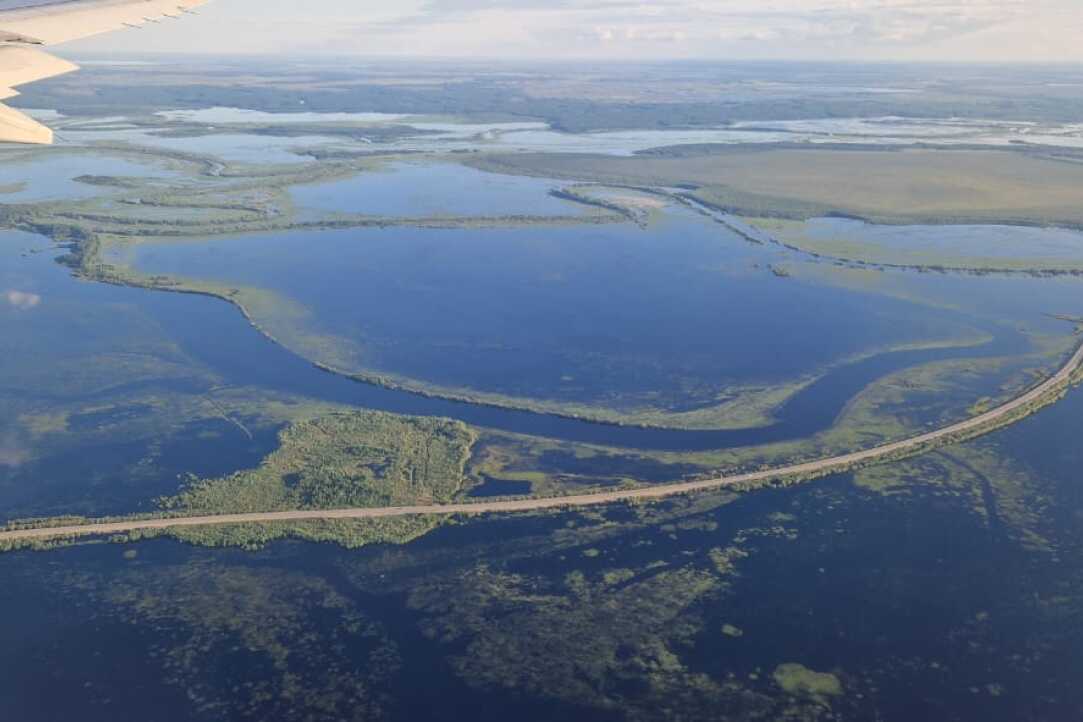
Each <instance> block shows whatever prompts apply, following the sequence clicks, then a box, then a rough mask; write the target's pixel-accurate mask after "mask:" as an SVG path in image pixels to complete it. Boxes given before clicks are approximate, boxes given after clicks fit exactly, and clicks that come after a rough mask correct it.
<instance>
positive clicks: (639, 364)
mask: <svg viewBox="0 0 1083 722" xmlns="http://www.w3.org/2000/svg"><path fill="white" fill-rule="evenodd" d="M541 197H542V198H544V197H545V196H544V195H542V196H541ZM777 253H778V250H777V249H774V248H765V247H758V246H753V245H751V244H748V243H746V242H744V241H743V240H741V239H739V238H738V237H737V236H736V235H734V234H733V233H731V232H730V231H728V230H727V229H725V228H724V227H722V226H720V225H718V224H715V223H712V222H710V221H708V220H706V219H703V218H702V217H700V216H698V215H696V214H694V213H692V212H690V211H687V210H683V209H678V208H674V209H671V210H670V212H669V213H668V214H667V215H666V216H665V217H664V218H663V220H661V221H659V222H658V223H656V224H653V225H651V226H650V227H649V228H647V229H646V230H643V229H641V228H639V227H637V226H635V225H632V224H605V225H582V226H567V227H527V228H508V229H481V228H464V229H418V228H386V229H366V230H345V231H330V232H314V231H313V232H290V233H275V234H252V235H246V236H243V237H235V238H224V239H217V240H214V241H194V242H180V243H163V244H144V245H140V246H137V247H135V248H134V250H133V251H132V252H131V255H132V261H133V263H134V265H135V267H136V268H138V269H139V270H140V271H142V272H144V273H147V274H162V273H164V274H170V275H177V276H182V277H189V278H196V279H201V280H214V281H218V282H221V283H223V284H227V285H236V284H241V285H246V286H255V287H258V288H266V289H269V290H272V291H274V292H276V293H278V294H281V295H283V296H285V297H287V298H289V299H292V300H293V301H296V302H297V303H299V304H301V306H302V307H304V308H305V309H307V310H308V311H309V312H310V314H311V315H310V320H307V321H305V330H306V331H314V332H317V333H320V334H331V335H332V336H334V337H337V338H340V339H343V340H344V341H345V342H347V343H348V344H349V345H350V347H351V348H356V349H357V351H356V354H357V355H356V360H355V362H354V363H355V365H354V366H351V367H343V366H342V365H341V363H339V367H340V368H344V370H347V371H353V372H375V373H380V374H389V375H392V376H393V377H395V378H400V379H413V380H416V381H419V382H421V383H424V384H427V385H430V386H433V387H439V388H448V389H469V390H475V391H481V392H486V393H493V394H501V395H505V396H513V397H525V398H530V399H538V400H545V401H558V402H570V403H587V404H591V403H593V404H600V405H604V406H609V407H612V408H618V409H621V408H634V407H635V406H636V405H637V404H641V403H643V401H644V400H645V399H649V400H650V403H653V404H655V405H657V406H659V407H661V408H666V409H670V410H675V411H680V410H686V409H690V408H697V407H699V406H704V405H710V404H711V402H712V400H713V399H715V398H717V397H719V396H725V395H726V393H727V389H729V388H732V387H740V386H746V385H775V384H780V383H787V382H793V381H795V380H798V379H801V378H806V377H810V376H814V375H818V374H819V373H821V372H822V371H823V370H824V369H825V368H827V367H831V366H835V365H838V364H841V363H843V362H845V361H847V360H849V359H852V358H855V357H859V356H865V355H868V354H870V353H874V352H877V351H882V350H884V349H888V348H892V347H899V346H905V345H912V344H918V343H923V342H930V341H931V342H940V343H941V344H944V343H951V342H955V341H958V340H967V339H973V338H975V337H980V336H981V335H982V333H981V332H980V331H978V330H976V329H975V328H974V327H972V326H968V325H967V324H966V323H965V320H961V319H960V318H958V317H951V316H948V315H945V314H943V313H942V312H940V311H938V310H935V309H930V308H927V307H925V306H922V305H920V304H916V303H907V302H904V301H900V300H896V299H892V298H887V297H880V296H877V295H876V294H873V293H862V292H858V291H851V290H846V289H841V288H835V287H830V286H827V285H819V284H810V283H805V282H802V281H800V280H798V279H795V278H784V277H779V276H777V275H775V273H773V272H772V271H771V270H770V269H769V268H767V265H768V264H769V263H770V262H771V261H772V260H777ZM255 312H256V313H257V316H258V318H257V320H258V321H260V322H261V323H262V324H265V325H266V326H267V327H268V328H276V323H278V320H277V319H276V318H275V316H274V310H273V309H271V310H268V311H266V316H262V315H260V314H263V313H264V311H262V310H256V311H255ZM276 335H279V336H281V335H282V334H277V333H276ZM294 350H295V351H297V352H299V353H301V354H302V355H307V356H309V357H310V358H312V360H322V359H321V358H320V357H319V356H317V355H315V354H317V353H318V350H312V349H308V348H305V347H302V346H296V347H294Z"/></svg>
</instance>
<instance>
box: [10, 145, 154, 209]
mask: <svg viewBox="0 0 1083 722" xmlns="http://www.w3.org/2000/svg"><path fill="white" fill-rule="evenodd" d="M98 174H105V175H109V176H119V177H124V176H132V177H139V178H148V177H168V176H172V175H175V172H173V171H170V170H168V169H166V168H162V167H161V166H157V165H154V164H152V163H137V162H134V161H129V160H121V159H119V158H112V159H109V160H108V161H107V162H103V158H102V157H101V156H99V155H82V154H65V153H64V152H63V151H62V150H59V149H57V151H55V152H54V151H48V155H47V156H45V157H37V158H34V159H33V160H22V159H20V158H19V157H18V156H16V157H14V158H12V159H7V158H4V157H3V155H2V154H0V190H2V189H3V188H4V187H10V188H11V189H12V192H7V193H4V192H0V204H3V203H37V202H41V201H55V200H61V199H78V198H91V197H94V196H100V195H106V194H109V193H115V192H116V189H114V188H109V187H107V186H95V185H91V184H88V183H80V182H78V181H76V180H75V179H76V178H78V177H79V176H86V175H98Z"/></svg>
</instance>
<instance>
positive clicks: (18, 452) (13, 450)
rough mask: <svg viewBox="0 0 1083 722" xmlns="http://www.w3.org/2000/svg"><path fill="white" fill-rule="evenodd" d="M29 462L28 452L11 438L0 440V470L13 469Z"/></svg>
mask: <svg viewBox="0 0 1083 722" xmlns="http://www.w3.org/2000/svg"><path fill="white" fill-rule="evenodd" d="M29 460H30V451H29V450H27V449H26V448H25V447H23V446H20V445H19V444H17V443H16V442H15V439H14V438H13V437H11V436H8V437H5V438H2V439H0V468H9V469H14V468H16V467H19V466H22V465H23V464H25V463H26V462H27V461H29Z"/></svg>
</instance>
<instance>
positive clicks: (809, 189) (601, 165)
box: [470, 146, 1083, 227]
mask: <svg viewBox="0 0 1083 722" xmlns="http://www.w3.org/2000/svg"><path fill="white" fill-rule="evenodd" d="M470 163H471V164H474V165H477V166H478V167H481V168H484V169H487V170H493V171H496V172H502V173H519V174H524V175H539V176H545V177H551V178H567V179H575V180H590V181H598V182H603V183H616V184H633V185H667V186H674V185H689V186H692V187H694V188H695V190H694V191H692V192H691V194H692V196H693V197H694V198H696V199H697V200H699V201H702V202H703V203H705V204H707V205H710V206H712V207H716V208H720V209H724V210H726V211H729V212H732V213H735V214H737V215H744V216H751V217H767V218H791V219H807V218H814V217H819V216H827V215H832V214H842V215H848V216H854V217H860V218H863V219H866V220H869V221H873V222H878V223H1009V224H1012V223H1018V224H1034V225H1047V224H1052V225H1063V226H1066V227H1080V226H1083V190H1080V189H1081V188H1083V164H1079V163H1074V162H1061V161H1060V159H1059V158H1058V157H1054V156H1053V155H1052V152H1047V153H1038V152H1034V153H1023V152H1018V151H977V150H894V151H893V150H870V149H868V148H857V149H845V148H832V149H816V150H807V149H794V148H787V149H772V148H769V147H768V148H760V147H744V146H711V147H702V148H688V149H682V148H676V149H666V150H662V151H659V152H657V153H655V154H652V155H642V154H641V155H639V156H635V157H613V156H599V155H573V154H517V155H486V156H479V157H477V158H474V159H471V160H470Z"/></svg>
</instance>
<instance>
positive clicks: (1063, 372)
mask: <svg viewBox="0 0 1083 722" xmlns="http://www.w3.org/2000/svg"><path fill="white" fill-rule="evenodd" d="M1081 369H1083V344H1081V345H1080V346H1079V347H1078V348H1077V349H1076V351H1075V353H1073V354H1072V356H1071V358H1070V359H1069V360H1068V361H1067V363H1065V365H1064V366H1063V367H1061V369H1060V370H1059V371H1057V373H1056V374H1054V375H1053V376H1051V377H1049V378H1048V379H1046V380H1045V381H1043V382H1042V383H1041V384H1039V385H1037V386H1035V387H1033V388H1032V389H1030V390H1029V391H1027V392H1026V393H1024V394H1022V395H1020V396H1018V397H1016V398H1015V399H1012V400H1011V401H1008V402H1006V403H1004V404H1002V405H1001V406H998V407H996V408H995V409H992V410H990V411H987V412H985V413H983V414H980V415H978V416H974V417H972V418H969V419H966V420H964V421H960V422H958V423H955V424H951V425H950V426H945V427H943V428H940V429H937V430H935V431H930V432H927V433H924V434H920V435H917V436H913V437H910V438H908V439H903V440H900V441H894V442H891V443H887V444H882V445H880V446H876V447H873V448H871V449H865V450H862V451H855V452H852V453H848V454H842V455H839V456H833V457H830V458H827V459H819V460H816V461H810V462H805V463H800V464H792V465H789V466H781V467H775V468H770V469H762V470H759V471H752V472H747V473H741V474H732V475H724V476H718V477H714V478H710V479H699V480H694V481H686V482H680V483H674V484H664V485H659V486H652V487H642V488H635V489H621V490H616V491H600V492H594V493H587V494H574V495H568V496H553V497H534V498H525V499H509V500H501V501H479V502H460V503H451V504H425V505H416V506H385V507H364V508H346V509H306V510H300V511H271V512H255V513H245V514H220V515H206V516H176V517H161V518H142V519H130V520H121V521H104V520H103V521H101V522H99V523H94V522H86V523H80V524H71V525H65V526H49V527H39V528H14V529H9V530H7V531H3V532H0V543H5V542H6V543H15V544H18V543H19V542H31V541H35V540H37V541H40V540H49V539H70V538H76V537H83V536H100V535H114V534H126V533H130V532H139V531H148V530H150V531H153V530H166V529H175V528H179V527H200V526H210V525H228V524H253V523H255V524H268V523H275V522H293V521H305V520H337V519H386V518H389V517H408V516H431V515H441V516H446V515H473V514H492V513H512V512H530V511H544V510H549V509H564V508H572V507H586V506H597V505H603V504H613V503H622V502H623V503H627V502H632V503H634V502H642V501H653V500H658V499H663V498H666V497H670V496H676V495H682V494H691V493H696V492H704V491H713V490H717V489H722V488H747V487H748V486H750V485H755V484H761V483H766V482H771V481H777V480H783V479H788V478H804V479H809V478H817V477H821V476H824V475H826V474H830V473H834V472H838V471H843V470H847V469H853V468H857V467H861V466H867V465H870V464H874V463H879V462H883V461H890V460H894V459H899V458H903V457H907V456H913V455H914V454H919V453H922V452H925V451H928V450H930V449H933V448H938V447H939V446H943V445H946V444H950V443H955V442H958V441H962V440H965V439H968V438H973V437H975V436H978V435H980V434H984V433H988V432H990V431H992V430H994V429H997V428H1000V427H1002V426H1005V425H1006V424H1010V423H1012V422H1014V421H1017V420H1019V419H1020V418H1022V417H1024V416H1026V415H1029V414H1030V413H1032V412H1033V411H1034V410H1036V409H1037V408H1040V407H1042V406H1045V405H1047V404H1049V403H1052V402H1053V401H1055V400H1056V399H1057V398H1059V397H1060V395H1061V394H1063V393H1064V392H1065V390H1066V389H1067V388H1068V387H1069V385H1070V384H1071V383H1072V382H1073V380H1079V376H1078V374H1079V373H1080V371H1081Z"/></svg>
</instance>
